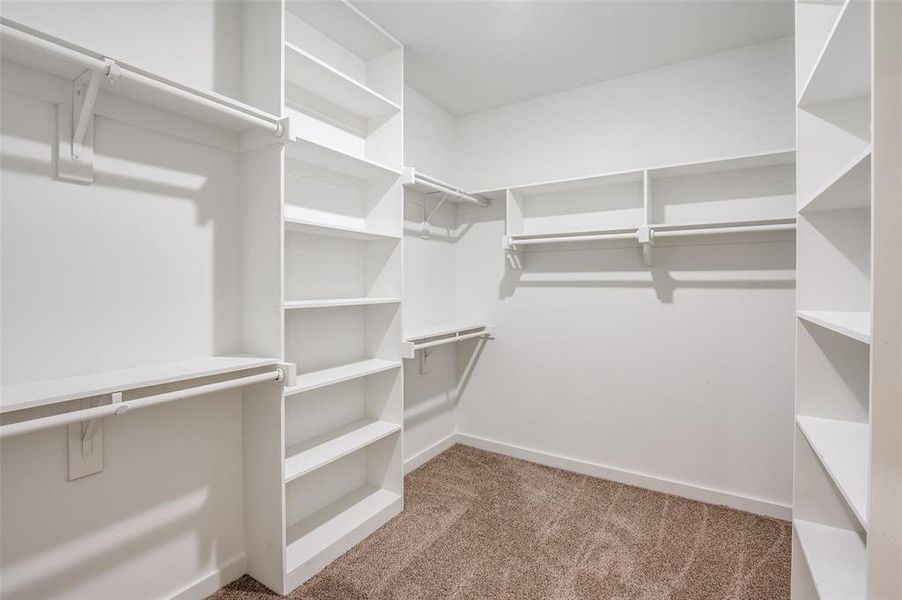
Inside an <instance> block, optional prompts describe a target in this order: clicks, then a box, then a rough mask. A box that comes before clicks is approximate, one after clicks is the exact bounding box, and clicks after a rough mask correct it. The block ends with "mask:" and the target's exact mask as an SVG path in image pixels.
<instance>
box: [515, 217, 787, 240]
mask: <svg viewBox="0 0 902 600" xmlns="http://www.w3.org/2000/svg"><path fill="white" fill-rule="evenodd" d="M667 227H674V228H673V229H664V230H662V231H659V230H658V228H657V227H655V226H654V225H650V226H649V228H650V229H651V230H652V232H653V237H654V238H655V239H658V238H666V237H679V236H688V235H710V234H718V233H752V232H759V231H792V230H794V229H795V228H796V225H795V223H792V222H787V223H761V224H742V225H729V224H726V223H711V224H709V225H706V224H700V225H684V226H679V229H677V228H676V226H667ZM600 240H638V234H637V233H636V232H629V233H627V232H624V233H619V232H618V233H598V234H588V235H569V236H558V237H547V238H534V239H524V240H518V239H511V240H510V245H511V246H530V245H537V244H560V243H566V242H592V241H600Z"/></svg>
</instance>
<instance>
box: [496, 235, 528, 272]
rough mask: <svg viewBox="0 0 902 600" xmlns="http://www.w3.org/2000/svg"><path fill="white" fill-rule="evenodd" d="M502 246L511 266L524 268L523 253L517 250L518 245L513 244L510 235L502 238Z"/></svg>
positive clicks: (518, 268)
mask: <svg viewBox="0 0 902 600" xmlns="http://www.w3.org/2000/svg"><path fill="white" fill-rule="evenodd" d="M501 247H502V248H503V249H504V256H505V258H506V259H507V264H509V265H510V268H511V269H514V270H516V271H519V270H521V269H523V255H522V253H521V252H520V251H519V250H517V247H516V246H514V245H513V244H511V241H510V237H509V236H504V237H503V238H502V239H501Z"/></svg>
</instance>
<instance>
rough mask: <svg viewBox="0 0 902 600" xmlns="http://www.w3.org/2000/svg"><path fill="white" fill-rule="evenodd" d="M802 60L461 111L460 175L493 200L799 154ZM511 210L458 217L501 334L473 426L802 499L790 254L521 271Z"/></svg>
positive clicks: (775, 498)
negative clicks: (508, 262)
mask: <svg viewBox="0 0 902 600" xmlns="http://www.w3.org/2000/svg"><path fill="white" fill-rule="evenodd" d="M792 48H793V45H792V40H789V39H782V40H777V41H775V42H770V43H766V44H761V45H757V46H753V47H747V48H741V49H739V50H735V51H732V52H727V53H724V54H719V55H715V56H709V57H704V58H701V59H698V60H694V61H689V62H686V63H681V64H677V65H673V66H670V67H664V68H661V69H656V70H654V71H649V72H645V73H640V74H638V75H633V76H630V77H624V78H622V79H617V80H613V81H608V82H603V83H599V84H596V85H593V86H589V87H587V88H582V89H578V90H574V91H571V92H567V93H563V94H557V95H554V96H549V97H545V98H539V99H536V100H532V101H529V102H523V103H520V104H516V105H513V106H508V107H503V108H499V109H495V110H492V111H489V112H485V113H480V114H475V115H470V116H466V117H463V118H461V119H460V120H459V121H458V122H457V129H456V134H457V146H456V156H457V173H458V176H459V179H460V180H461V181H463V182H465V183H464V185H467V186H470V188H471V189H479V188H492V187H500V186H504V185H513V184H517V183H525V182H529V181H537V180H546V179H556V178H563V177H569V176H578V175H585V174H589V173H599V172H608V171H618V170H625V169H632V168H639V167H643V166H646V165H653V164H659V163H673V162H679V161H689V160H692V159H703V158H711V157H716V156H718V155H722V154H727V155H731V154H743V153H751V152H756V151H763V150H771V149H778V148H786V147H791V146H793V140H794V121H793V104H794V103H793V54H792V52H793V49H792ZM503 216H504V215H503V207H502V206H496V208H495V209H494V210H492V211H485V210H480V209H478V208H467V209H465V210H461V211H460V212H459V213H458V229H459V230H460V231H461V232H462V237H461V238H460V239H459V241H458V242H457V246H456V252H457V254H456V257H455V259H456V275H455V277H456V285H457V288H456V289H457V300H456V304H457V308H458V314H459V315H460V316H462V317H467V316H469V315H472V316H483V315H486V316H488V318H489V320H490V322H492V323H494V324H495V325H496V327H497V339H496V340H495V341H492V342H489V343H488V344H487V346H486V349H485V351H484V352H483V354H482V356H481V358H480V360H479V363H478V364H477V366H476V368H475V369H474V370H473V373H472V377H471V378H470V380H469V382H468V385H467V386H466V389H465V391H464V393H463V394H462V396H461V398H460V403H459V406H458V412H457V419H458V428H459V431H461V432H463V433H465V434H470V435H473V436H479V437H482V438H487V439H490V440H496V441H500V442H503V443H506V444H512V445H517V446H522V447H524V448H527V449H531V450H536V451H540V452H544V453H550V454H556V455H560V456H563V457H566V458H571V459H576V460H579V461H585V462H588V463H594V464H597V465H605V466H608V467H612V468H614V469H620V470H623V471H628V472H632V473H640V474H646V475H649V476H652V477H655V478H659V479H664V480H674V481H676V482H681V483H684V484H687V485H689V486H694V487H705V488H712V489H714V490H720V491H723V492H725V493H727V494H733V495H737V496H746V497H752V498H759V499H763V500H766V501H769V502H771V503H774V504H776V505H788V504H790V502H791V472H792V420H793V417H792V414H793V411H792V403H793V323H794V292H795V290H794V285H795V282H794V276H795V256H794V243H793V242H791V241H784V242H774V243H746V244H729V245H710V246H709V245H696V246H677V247H672V248H659V249H658V250H656V252H655V265H654V267H653V268H650V269H649V268H646V267H645V266H644V265H643V264H642V261H641V256H640V253H639V250H638V249H635V248H628V249H611V250H595V251H581V252H541V253H531V254H529V255H528V257H527V264H526V268H525V269H524V270H523V271H522V272H519V271H513V270H509V269H508V268H506V266H505V260H504V256H503V253H502V251H501V247H500V240H501V237H502V235H503V234H504V224H503ZM625 478H628V477H625ZM778 508H779V507H778ZM777 512H780V510H778V511H777ZM784 514H785V509H784Z"/></svg>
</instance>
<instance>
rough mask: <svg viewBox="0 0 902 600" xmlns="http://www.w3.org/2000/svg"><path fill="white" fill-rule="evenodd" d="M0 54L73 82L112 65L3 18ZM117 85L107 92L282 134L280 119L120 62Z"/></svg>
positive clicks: (215, 122)
mask: <svg viewBox="0 0 902 600" xmlns="http://www.w3.org/2000/svg"><path fill="white" fill-rule="evenodd" d="M0 23H2V25H0V54H2V55H3V59H4V60H8V61H11V62H15V63H20V64H24V65H26V66H28V67H31V68H34V69H37V70H39V71H44V72H46V73H50V74H52V75H57V76H59V77H62V78H64V79H67V80H74V79H75V78H76V77H78V76H79V75H81V74H82V73H83V72H84V71H85V70H88V69H90V70H95V71H101V72H103V73H104V74H106V73H107V72H108V71H109V69H110V65H109V63H108V62H105V59H107V58H112V57H105V56H104V55H102V54H100V53H99V52H94V51H92V50H89V49H86V48H83V47H81V46H78V45H76V44H73V43H70V42H67V41H65V40H61V39H59V38H56V37H53V36H50V35H47V34H45V33H43V32H40V31H37V30H34V29H31V28H29V27H26V26H24V25H21V24H19V23H16V22H15V21H11V20H9V19H6V18H0ZM115 65H116V67H117V68H116V69H115V71H116V73H117V74H118V77H117V79H116V82H115V84H114V85H113V84H110V83H104V84H103V86H102V88H101V89H102V90H103V91H105V92H109V93H113V94H116V95H119V96H124V97H126V98H130V99H132V100H136V101H139V102H143V103H145V104H150V105H152V106H155V107H158V108H161V109H164V110H168V111H171V112H174V113H177V114H181V115H185V116H187V117H190V118H193V119H197V120H199V121H204V122H207V123H211V124H213V125H217V126H219V127H223V128H225V129H229V130H232V131H245V130H248V129H258V128H262V129H268V130H270V131H272V132H273V133H278V134H281V131H282V125H281V124H280V122H279V120H280V118H279V117H278V116H276V115H273V114H270V113H267V112H265V111H262V110H260V109H258V108H254V107H253V106H249V105H247V104H244V103H242V102H239V101H237V100H234V99H232V98H229V97H226V96H223V95H221V94H217V93H215V92H212V91H209V90H201V89H198V88H194V87H191V86H188V85H184V84H182V83H179V82H176V81H173V80H171V79H167V78H165V77H162V76H160V75H157V74H154V73H150V72H148V71H145V70H143V69H140V68H138V67H135V66H133V65H130V64H128V63H126V62H122V61H119V60H115Z"/></svg>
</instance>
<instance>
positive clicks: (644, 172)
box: [482, 150, 796, 265]
mask: <svg viewBox="0 0 902 600" xmlns="http://www.w3.org/2000/svg"><path fill="white" fill-rule="evenodd" d="M794 164H795V151H794V150H778V151H775V152H764V153H758V154H750V155H745V156H736V157H727V158H719V159H714V160H707V161H700V162H693V163H686V164H678V165H667V166H657V167H648V168H644V169H639V170H635V171H626V172H620V173H609V174H603V175H595V176H591V177H582V178H575V179H567V180H561V181H553V182H547V183H538V184H530V185H523V186H515V187H510V188H507V189H506V190H504V193H505V196H506V198H507V222H506V228H507V229H506V236H505V244H504V245H505V248H506V249H507V250H508V251H509V252H511V253H519V252H521V251H524V250H529V249H537V250H541V249H542V247H543V246H549V245H550V246H556V247H559V248H562V249H571V248H579V247H581V244H583V243H585V242H596V243H612V244H613V245H614V246H623V245H626V246H631V245H636V246H637V247H638V246H639V245H641V247H642V248H643V253H644V255H645V259H646V262H647V263H648V264H650V261H651V253H650V250H651V248H652V247H653V246H654V245H656V244H657V243H658V242H661V245H667V244H668V243H674V240H673V238H680V237H689V238H696V239H698V238H701V237H703V236H704V238H705V239H710V236H715V237H719V238H723V237H724V236H735V235H736V234H759V235H760V234H762V233H764V234H766V235H772V234H771V233H770V232H781V231H789V232H791V231H792V230H794V229H795V219H796V216H795V205H796V199H795V198H796V195H795V172H794ZM498 194H499V192H498V191H489V192H483V193H482V195H484V196H486V197H489V198H492V197H497V195H498ZM777 235H780V234H777ZM730 239H731V238H730V237H727V241H729V240H730ZM769 239H770V238H769ZM696 243H697V241H696ZM517 263H519V258H518V259H517V260H514V261H512V264H514V265H516V264H517Z"/></svg>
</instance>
